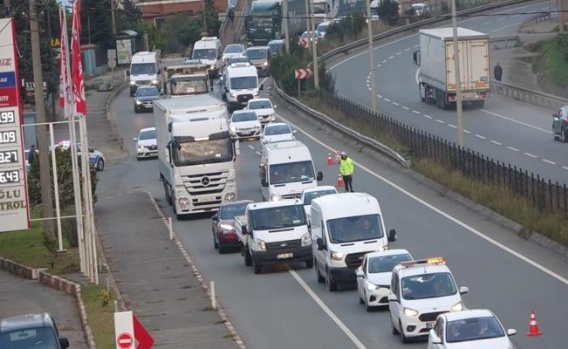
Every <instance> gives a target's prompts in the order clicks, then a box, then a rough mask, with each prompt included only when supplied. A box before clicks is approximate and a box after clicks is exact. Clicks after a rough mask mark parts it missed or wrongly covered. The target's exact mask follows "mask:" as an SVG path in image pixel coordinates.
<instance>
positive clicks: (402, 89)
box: [327, 1, 568, 183]
mask: <svg viewBox="0 0 568 349" xmlns="http://www.w3.org/2000/svg"><path fill="white" fill-rule="evenodd" d="M549 6H552V10H553V11H554V10H555V6H556V5H555V4H552V5H551V4H550V2H549V1H545V2H533V3H525V4H524V5H521V6H517V7H509V8H507V9H502V10H497V11H495V10H494V11H491V12H490V13H485V14H484V15H481V14H480V15H475V16H474V17H471V18H467V19H464V20H461V21H459V26H461V27H465V28H469V29H474V30H477V31H481V32H484V33H488V34H489V35H490V37H491V38H498V37H508V36H514V35H516V32H517V28H518V25H519V24H520V22H521V21H522V20H524V19H526V18H529V17H530V16H531V13H532V14H534V13H536V12H542V11H544V12H547V11H549V9H550V7H549ZM449 25H451V24H448V23H445V24H439V25H437V26H442V27H443V26H449ZM417 49H418V34H417V33H412V34H407V35H405V36H403V37H397V38H396V39H392V40H389V41H386V42H384V41H383V42H378V43H376V44H375V49H374V55H375V62H376V63H377V68H376V76H377V78H376V86H377V89H376V90H377V101H378V108H379V112H381V113H383V114H385V115H387V116H390V117H393V118H395V119H398V120H400V121H402V122H404V123H406V124H408V125H411V126H413V127H415V128H417V129H419V130H424V131H426V132H429V133H431V134H433V135H437V136H440V137H442V138H444V139H447V140H450V141H452V142H456V139H457V130H456V125H457V121H456V112H455V110H453V111H452V110H447V111H444V110H441V109H438V108H437V107H436V106H435V105H427V104H425V103H422V102H421V101H420V97H419V95H418V85H417V69H418V67H417V66H415V65H414V63H413V59H412V54H413V52H414V51H415V50H417ZM327 64H328V67H330V69H331V71H332V72H333V74H334V76H335V78H336V87H337V90H338V93H339V94H340V95H342V96H345V97H347V98H348V99H350V100H353V101H355V102H357V103H359V104H362V105H364V106H366V107H367V108H370V106H371V102H370V100H371V96H370V92H369V91H370V83H371V82H370V81H369V68H368V67H369V55H368V51H362V52H359V53H356V54H353V55H350V56H348V57H345V56H340V57H338V58H337V59H333V60H331V61H329V62H328V63H327ZM494 64H495V61H492V65H491V67H493V65H494ZM491 70H492V68H491ZM505 74H512V72H507V71H506V72H505ZM553 112H555V111H553V110H548V109H544V108H540V107H536V106H532V105H530V104H526V103H522V102H518V101H515V100H512V99H509V98H505V97H502V96H499V95H491V97H490V98H489V100H488V101H487V103H486V104H485V107H484V108H483V109H466V110H465V111H464V123H465V131H464V132H465V146H466V147H468V148H470V149H473V150H475V151H477V152H479V153H481V154H483V155H486V156H489V157H490V158H493V159H495V160H497V161H501V162H504V163H507V164H511V165H514V166H517V167H520V168H521V169H524V170H527V171H529V172H533V173H535V174H539V175H540V176H541V177H543V178H546V179H551V180H553V181H558V182H560V183H567V182H568V180H567V178H568V157H566V151H567V146H566V144H562V143H560V142H554V141H553V137H552V131H551V125H552V116H551V114H552V113H553Z"/></svg>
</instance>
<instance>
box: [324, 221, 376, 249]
mask: <svg viewBox="0 0 568 349" xmlns="http://www.w3.org/2000/svg"><path fill="white" fill-rule="evenodd" d="M327 229H328V231H329V240H330V242H332V243H336V244H337V243H344V242H354V241H365V240H369V239H379V238H382V237H383V235H384V233H383V229H382V222H381V216H379V215H378V214H370V215H363V216H352V217H343V218H336V219H330V220H329V221H327Z"/></svg>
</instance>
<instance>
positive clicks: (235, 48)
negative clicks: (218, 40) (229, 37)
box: [225, 45, 245, 53]
mask: <svg viewBox="0 0 568 349" xmlns="http://www.w3.org/2000/svg"><path fill="white" fill-rule="evenodd" d="M244 50H245V47H244V46H243V45H228V46H227V47H225V53H241V52H244Z"/></svg>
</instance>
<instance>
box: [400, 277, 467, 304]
mask: <svg viewBox="0 0 568 349" xmlns="http://www.w3.org/2000/svg"><path fill="white" fill-rule="evenodd" d="M401 289H402V298H404V299H425V298H436V297H447V296H451V295H453V294H456V292H457V287H456V283H455V281H454V278H453V277H452V275H451V274H450V273H447V272H442V273H431V274H420V275H414V276H407V277H404V278H402V281H401Z"/></svg>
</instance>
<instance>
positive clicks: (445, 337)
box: [428, 309, 517, 349]
mask: <svg viewBox="0 0 568 349" xmlns="http://www.w3.org/2000/svg"><path fill="white" fill-rule="evenodd" d="M516 333H517V331H516V330H513V329H508V330H505V328H504V327H503V325H502V324H501V321H499V319H498V318H497V316H496V315H495V314H493V312H492V311H490V310H487V309H471V310H464V311H459V312H455V313H445V314H441V315H440V316H438V319H437V320H436V324H435V325H434V328H433V329H432V330H430V335H429V336H428V349H461V348H467V349H486V348H491V349H511V348H515V346H514V345H513V343H512V342H511V339H509V336H512V335H515V334H516Z"/></svg>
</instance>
